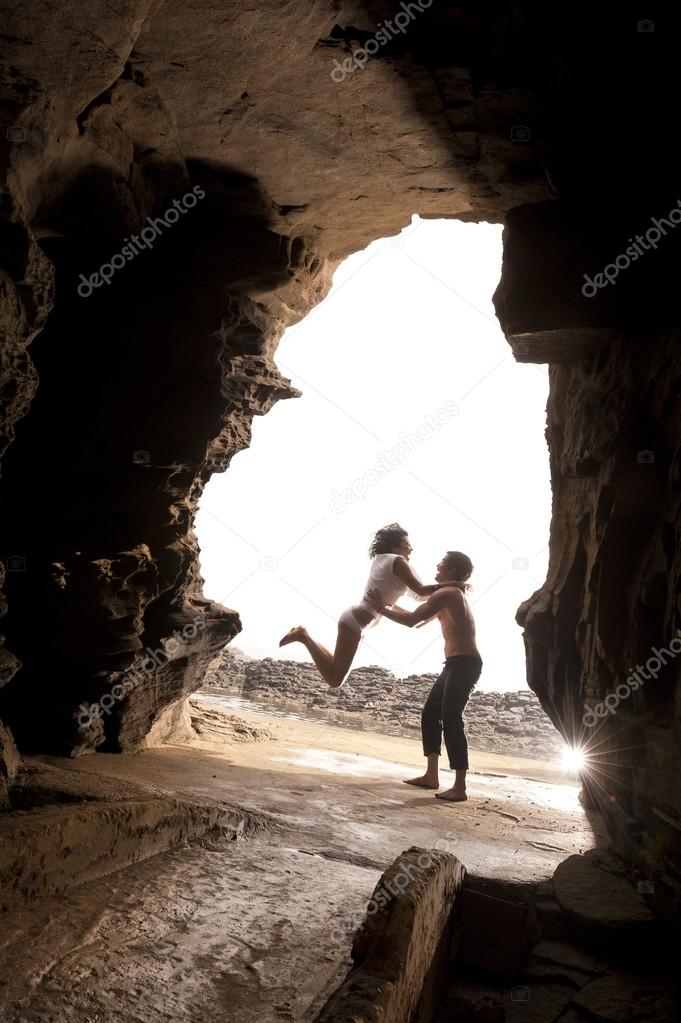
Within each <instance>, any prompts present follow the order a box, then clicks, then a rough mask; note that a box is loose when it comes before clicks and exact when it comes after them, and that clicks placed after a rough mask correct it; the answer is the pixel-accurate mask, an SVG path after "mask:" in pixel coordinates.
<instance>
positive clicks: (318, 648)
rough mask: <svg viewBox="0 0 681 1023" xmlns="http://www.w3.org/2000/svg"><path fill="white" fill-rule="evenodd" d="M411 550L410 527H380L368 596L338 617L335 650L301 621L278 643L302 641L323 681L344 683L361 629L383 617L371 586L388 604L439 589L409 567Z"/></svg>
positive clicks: (373, 544) (372, 550) (335, 684)
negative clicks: (372, 600)
mask: <svg viewBox="0 0 681 1023" xmlns="http://www.w3.org/2000/svg"><path fill="white" fill-rule="evenodd" d="M411 552H412V546H411V544H410V543H409V536H408V534H407V531H406V529H402V527H401V526H399V525H398V524H397V523H396V522H393V523H392V525H390V526H384V527H383V529H379V530H378V532H377V533H376V535H375V536H374V538H373V540H372V542H371V546H370V547H369V557H370V558H371V559H372V565H371V571H370V572H369V579H368V581H367V585H366V588H365V591H364V592H365V596H364V598H363V599H362V600H361V601H360V602H359V604H354V605H353V606H352V607H349V608H347V610H345V611H343V613H342V615H341V616H340V618H339V619H338V638H337V639H336V649H335V650H334V652H333V654H331V653H330V652H329V651H328V650H327V649H326V647H323V646H322V645H321V644H320V643H317V642H315V640H313V639H312V638H311V637H310V636H309V634H308V632H307V629H305V628H304V627H303V626H302V625H296V627H295V628H293V629H291V630H290V632H287V633H286V635H285V636H284V637H283V639H281V640H280V641H279V646H287V645H288V644H289V643H302V644H303V646H304V647H307V649H308V650H309V652H310V654H311V656H312V660H313V661H314V663H315V664H316V666H317V669H318V671H319V673H320V674H321V676H322V678H323V679H324V681H325V682H328V684H329V685H330V686H331V688H332V689H337V688H338V687H339V686H342V685H343V682H344V681H345V677H346V675H347V674H348V672H349V671H350V667H351V665H352V662H353V660H354V657H355V653H356V652H357V647H358V646H359V641H360V639H361V638H362V632H363V631H364V629H366V628H368V627H370V626H372V625H374V624H375V623H376V621H377V619H378V618H379V617H380V616H379V614H378V612H377V611H376V610H375V609H374V608H373V607H372V605H371V604H370V603H369V601H368V600H367V599H366V593H367V591H368V590H369V588H372V589H376V590H378V592H379V593H380V594H381V597H382V599H383V604H384V605H385V606H386V607H390V606H391V605H392V604H395V603H396V602H397V601H398V600H399V598H400V597H401V596H402V595H403V594H404V593H406V592H407V590H409V591H411V594H412V596H415V597H416V596H418V597H429V596H430V594H431V593H434V592H435V590H437V589H438V584H437V583H433V584H432V585H428V586H425V585H424V584H423V583H422V582H421V580H420V579H419V578H418V576H417V575H415V574H414V572H413V571H412V570H411V568H410V567H409V555H410V554H411Z"/></svg>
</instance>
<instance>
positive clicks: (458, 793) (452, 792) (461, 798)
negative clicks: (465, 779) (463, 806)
mask: <svg viewBox="0 0 681 1023" xmlns="http://www.w3.org/2000/svg"><path fill="white" fill-rule="evenodd" d="M435 798H436V799H444V800H445V802H447V803H465V802H466V800H467V799H468V796H467V795H466V790H465V789H457V787H456V785H454V786H452V788H451V789H445V791H444V792H436V793H435Z"/></svg>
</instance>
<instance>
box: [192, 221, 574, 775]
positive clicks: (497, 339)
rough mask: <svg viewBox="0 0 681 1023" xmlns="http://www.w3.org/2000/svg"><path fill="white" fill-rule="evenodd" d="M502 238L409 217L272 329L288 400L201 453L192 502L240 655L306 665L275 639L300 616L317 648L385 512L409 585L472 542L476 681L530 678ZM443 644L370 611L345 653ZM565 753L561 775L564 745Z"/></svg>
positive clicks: (530, 527) (380, 662)
mask: <svg viewBox="0 0 681 1023" xmlns="http://www.w3.org/2000/svg"><path fill="white" fill-rule="evenodd" d="M501 236H502V228H501V226H499V225H496V224H492V223H480V224H475V223H469V224H467V223H462V222H459V221H453V220H436V219H433V220H424V219H421V218H420V217H419V216H418V215H414V216H413V217H412V218H411V222H410V223H409V224H408V225H407V226H406V227H405V228H404V229H403V230H402V231H401V232H400V233H399V234H397V235H394V236H392V237H388V238H382V239H377V240H375V241H374V242H372V243H371V244H370V245H369V246H368V247H367V248H366V249H363V250H361V251H359V252H357V253H355V254H354V255H352V256H351V257H349V258H348V259H346V260H345V261H343V262H342V263H341V265H340V266H339V267H338V269H337V270H336V273H335V275H334V279H333V286H332V288H331V290H330V291H329V293H328V295H327V297H326V298H325V299H324V301H323V302H321V303H320V304H319V305H316V306H315V307H314V308H313V309H312V311H311V312H310V313H309V315H308V316H307V317H305V318H304V319H302V320H301V321H299V322H298V323H297V324H296V325H294V326H293V327H290V328H289V329H288V330H287V331H286V332H285V333H284V335H283V337H282V340H281V341H280V343H279V347H278V349H277V353H276V355H275V362H276V363H277V365H278V367H279V369H280V371H281V372H282V374H283V375H284V376H286V377H287V378H290V379H291V381H292V383H293V384H294V386H295V387H296V388H297V389H298V390H299V391H300V392H301V396H300V397H298V398H296V400H294V401H285V402H279V403H278V404H277V405H276V406H275V407H274V408H273V409H272V410H271V411H269V413H268V414H267V416H266V417H265V418H264V419H259V420H258V419H256V420H255V421H254V424H253V438H252V441H251V445H250V447H249V448H248V450H245V451H243V452H241V453H239V454H237V455H236V457H235V458H234V459H233V460H232V461H231V463H230V465H229V470H228V471H227V472H220V471H219V470H220V469H223V468H225V467H224V466H220V465H215V466H213V468H214V469H215V470H218V471H215V472H214V473H213V475H212V477H211V479H210V480H209V482H208V483H207V485H206V488H205V490H204V493H203V496H202V498H201V502H200V504H199V510H198V514H197V518H196V529H197V535H198V539H199V547H200V552H201V554H200V564H201V572H202V575H203V577H204V580H205V582H204V593H205V595H206V596H207V597H208V598H210V599H211V600H215V601H217V602H218V603H219V604H223V605H226V606H235V607H238V608H239V613H240V618H241V624H242V631H241V633H240V634H239V635H238V637H237V638H236V639H235V641H234V644H233V646H236V647H237V650H238V652H239V653H240V652H243V653H244V654H245V655H246V656H248V657H251V658H255V659H262V658H273V659H278V658H282V659H284V660H287V661H290V660H293V661H298V662H300V661H307V662H309V655H308V654H307V651H305V650H304V649H303V647H302V646H299V645H290V646H287V647H286V648H285V649H283V650H282V649H281V648H279V647H278V640H279V638H280V637H281V636H283V634H284V633H285V632H286V631H287V629H288V628H289V627H290V626H291V625H293V624H296V623H299V622H304V623H305V624H306V625H307V626H308V627H309V629H310V631H311V632H312V633H313V634H315V635H318V636H319V637H320V638H321V641H322V642H325V643H328V642H329V641H330V642H331V649H333V641H334V639H335V628H336V622H337V619H338V615H339V613H340V611H341V609H342V608H343V607H345V606H347V605H350V604H352V603H354V602H355V601H356V600H357V599H359V597H360V596H361V592H362V591H361V587H362V586H363V585H364V581H365V576H366V572H367V565H368V559H367V546H368V542H369V538H370V537H371V535H372V534H373V533H374V532H375V531H376V529H378V528H379V527H380V526H382V525H384V524H385V523H388V522H393V521H398V522H400V523H402V524H403V525H404V526H405V528H407V529H408V531H409V535H410V538H411V543H412V544H413V546H414V552H413V553H412V555H411V564H412V565H413V567H414V569H415V570H416V572H417V573H418V574H419V575H420V576H421V578H422V579H423V580H424V581H426V582H428V581H432V579H433V578H434V574H435V569H436V565H437V563H438V561H439V559H440V557H441V556H442V554H443V552H444V551H445V550H452V549H459V550H462V551H464V552H467V553H468V554H469V555H470V556H471V558H472V561H473V564H474V573H473V576H472V580H471V581H472V584H473V588H472V590H471V593H470V594H469V601H470V605H471V607H472V609H473V613H474V615H475V618H476V625H477V630H478V642H479V646H480V649H481V652H482V654H483V660H484V665H485V667H484V671H483V674H482V677H481V679H480V681H479V683H478V690H479V691H484V692H490V693H491V692H494V693H503V692H518V691H520V690H527V682H526V673H525V653H524V649H523V642H522V637H521V630H520V629H519V628H518V625H517V623H516V621H515V614H516V611H517V608H518V606H519V605H520V603H521V602H522V601H523V600H526V599H527V598H528V597H529V595H530V593H531V592H532V590H536V589H538V588H539V587H541V585H542V584H543V581H544V578H545V572H546V564H547V556H548V527H549V519H550V510H551V492H550V483H549V465H548V449H547V446H546V442H545V438H544V429H545V408H546V401H547V395H548V371H547V367H546V366H544V365H541V364H536V363H530V364H522V363H518V362H516V360H515V359H514V358H513V354H512V352H511V350H510V349H509V346H508V343H507V341H506V339H505V337H504V335H503V333H502V331H501V329H500V327H499V323H498V320H497V318H496V316H495V312H494V308H493V305H492V295H493V292H494V290H495V288H496V286H497V283H498V279H499V275H500V269H501V257H502V237H501ZM441 647H442V639H441V635H440V630H439V628H437V623H434V626H433V625H431V626H430V627H429V628H427V629H424V630H405V629H399V628H396V627H394V626H393V625H391V623H389V622H384V623H383V624H382V626H381V628H376V629H372V630H370V631H369V632H368V634H367V635H366V636H365V637H364V638H363V641H362V643H361V644H360V647H359V649H358V651H357V655H356V657H355V661H354V667H363V668H369V667H370V666H378V667H379V669H382V670H385V671H387V672H390V674H391V675H393V676H396V677H397V678H404V677H408V676H418V675H421V674H426V673H432V672H435V671H438V670H439V667H440V664H441V661H442V649H441ZM228 649H229V648H228ZM319 682H320V687H322V688H324V683H323V682H322V680H321V679H320V680H319ZM356 685H357V686H358V687H361V682H359V681H356ZM558 739H559V736H558V733H557V732H556V740H558ZM558 752H559V749H558V747H552V748H551V751H550V752H548V751H544V755H546V757H547V759H549V758H550V759H554V760H559V757H558V756H557V755H556V754H557V753H558ZM562 752H563V750H562V748H561V749H560V753H561V754H562ZM563 763H564V766H565V767H566V769H568V770H569V771H571V772H573V773H574V770H575V762H574V758H569V757H568V758H565V759H564V760H563Z"/></svg>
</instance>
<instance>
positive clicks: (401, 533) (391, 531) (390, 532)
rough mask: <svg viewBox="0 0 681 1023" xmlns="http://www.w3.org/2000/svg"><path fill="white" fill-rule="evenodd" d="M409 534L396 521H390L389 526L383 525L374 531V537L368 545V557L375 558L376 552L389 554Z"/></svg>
mask: <svg viewBox="0 0 681 1023" xmlns="http://www.w3.org/2000/svg"><path fill="white" fill-rule="evenodd" d="M405 536H409V533H408V532H407V530H406V529H402V526H400V525H399V524H398V523H397V522H391V523H390V525H389V526H383V529H379V530H378V531H377V532H376V533H374V538H373V540H372V541H371V544H370V546H369V557H370V558H375V557H376V555H377V554H391V553H392V552H393V551H394V550H395V548H396V547H399V545H400V544H401V543H402V541H403V540H404V538H405Z"/></svg>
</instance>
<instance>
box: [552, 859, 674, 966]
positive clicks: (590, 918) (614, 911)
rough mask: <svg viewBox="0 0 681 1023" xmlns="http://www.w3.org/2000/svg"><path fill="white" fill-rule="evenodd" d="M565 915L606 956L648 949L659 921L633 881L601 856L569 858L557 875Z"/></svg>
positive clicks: (558, 891) (557, 888) (559, 898)
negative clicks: (620, 951)
mask: <svg viewBox="0 0 681 1023" xmlns="http://www.w3.org/2000/svg"><path fill="white" fill-rule="evenodd" d="M553 887H554V891H555V893H556V898H557V900H558V902H559V903H560V906H561V908H562V910H563V912H564V913H565V914H566V916H567V917H568V919H569V920H571V921H572V922H573V924H574V925H575V927H576V928H577V929H578V930H579V932H580V933H581V934H583V935H586V936H588V937H589V939H590V940H591V942H592V943H593V944H594V945H595V947H596V948H597V949H598V950H599V951H600V952H602V953H610V952H611V951H612V948H613V946H614V945H615V944H616V945H617V947H618V948H619V949H629V951H630V952H631V953H632V954H635V951H634V950H635V949H636V948H639V947H640V946H646V945H647V944H649V943H650V941H651V940H652V939H653V938H654V937H655V927H654V923H655V918H654V916H653V914H652V913H651V911H650V909H649V908H648V906H647V905H646V903H645V902H644V900H643V898H642V897H641V896H640V895H638V894H637V893H636V891H635V890H634V888H633V887H632V885H631V883H630V881H629V880H628V878H627V877H626V876H624V874H623V873H621V872H619V871H617V868H616V867H615V868H614V869H613V865H612V864H611V863H610V862H604V861H603V858H602V856H601V855H600V854H598V853H595V854H594V853H593V852H589V853H585V854H584V855H583V856H569V857H568V858H567V859H566V860H565V861H564V862H563V863H561V864H560V866H559V867H558V869H557V870H556V872H555V874H554V875H553Z"/></svg>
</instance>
